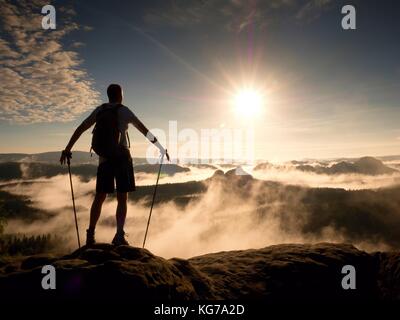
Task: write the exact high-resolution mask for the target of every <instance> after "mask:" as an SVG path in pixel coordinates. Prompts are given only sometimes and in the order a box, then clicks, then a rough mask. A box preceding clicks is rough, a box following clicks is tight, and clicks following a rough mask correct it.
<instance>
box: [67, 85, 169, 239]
mask: <svg viewBox="0 0 400 320" xmlns="http://www.w3.org/2000/svg"><path fill="white" fill-rule="evenodd" d="M107 95H108V99H109V103H106V104H103V105H101V106H99V107H97V108H96V109H95V110H94V111H93V112H92V113H91V114H90V115H89V116H88V117H87V118H86V119H85V120H84V121H83V122H82V123H81V124H80V125H79V127H78V128H77V129H76V130H75V132H74V134H73V135H72V137H71V139H70V140H69V142H68V144H67V146H66V147H65V149H64V150H63V151H62V153H61V158H60V162H61V164H64V163H65V162H66V160H67V158H70V157H71V149H72V147H73V146H74V144H75V142H76V141H77V140H78V139H79V137H80V136H81V135H82V133H83V132H85V131H86V130H88V129H89V128H90V127H91V126H93V125H94V124H95V123H96V118H97V115H98V113H99V112H100V111H104V110H105V109H107V108H116V107H117V108H116V112H117V119H118V131H119V132H120V141H119V144H120V146H121V149H122V150H123V152H122V155H121V156H118V158H115V159H107V158H104V157H99V166H98V168H97V179H96V195H95V197H94V200H93V203H92V206H91V209H90V223H89V228H88V229H87V230H86V245H92V244H94V243H95V242H96V241H95V228H96V224H97V221H98V220H99V217H100V214H101V207H102V205H103V202H104V200H105V199H106V196H107V194H108V193H114V189H115V185H114V180H115V184H116V189H117V201H118V205H117V211H116V221H117V232H116V234H115V237H114V239H113V240H112V243H113V244H114V245H128V241H127V240H126V238H125V232H124V225H125V219H126V213H127V200H128V192H132V191H134V190H135V178H134V173H133V164H132V157H131V155H130V152H129V145H128V142H129V137H128V139H127V131H128V124H129V123H131V124H133V125H134V126H135V127H136V129H138V130H139V131H140V132H141V133H142V134H143V135H144V136H146V137H147V138H148V139H149V140H150V141H151V142H152V143H154V145H156V146H157V147H158V148H159V150H160V152H161V153H162V154H165V155H166V157H167V159H168V160H169V155H168V152H167V150H166V149H164V148H163V147H162V146H161V144H160V143H159V142H158V141H157V138H155V137H154V136H153V135H152V134H151V132H150V131H149V130H148V129H147V128H146V127H145V126H144V124H143V123H142V122H141V121H140V120H139V119H138V118H137V117H136V116H135V114H134V113H133V112H132V111H131V110H130V109H129V108H128V107H126V106H124V105H122V104H121V103H122V99H123V92H122V88H121V86H120V85H118V84H111V85H109V86H108V88H107Z"/></svg>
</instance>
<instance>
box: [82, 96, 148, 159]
mask: <svg viewBox="0 0 400 320" xmlns="http://www.w3.org/2000/svg"><path fill="white" fill-rule="evenodd" d="M116 105H117V103H107V104H103V105H101V106H98V107H97V108H96V109H94V110H93V111H92V113H91V114H90V115H89V116H88V117H87V118H86V119H85V120H83V123H84V124H86V125H87V126H88V127H91V126H93V125H94V124H95V123H96V115H97V113H98V112H99V111H100V110H103V108H113V107H115V106H116ZM117 112H118V129H119V131H120V132H121V142H120V143H121V145H123V146H126V147H128V146H129V144H128V141H127V132H128V125H129V123H131V124H133V125H134V126H135V127H138V126H139V125H143V124H142V123H141V121H140V120H139V119H138V118H137V117H136V115H135V114H134V113H133V112H132V111H131V110H130V109H129V108H128V107H126V106H124V105H122V107H120V108H118V111H117ZM104 160H105V159H104V158H102V157H99V163H102V162H104Z"/></svg>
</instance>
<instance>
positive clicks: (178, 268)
mask: <svg viewBox="0 0 400 320" xmlns="http://www.w3.org/2000/svg"><path fill="white" fill-rule="evenodd" d="M48 264H50V265H53V266H54V267H55V269H56V290H43V289H42V286H41V281H42V278H43V277H44V276H45V275H44V274H42V273H41V271H42V267H43V266H44V265H48ZM345 265H352V266H354V267H355V270H356V290H344V289H343V288H342V279H343V277H344V276H345V274H342V268H343V266H345ZM0 295H1V297H2V299H3V300H2V301H5V300H18V301H21V300H32V299H44V298H45V299H50V300H51V299H54V300H63V299H101V300H110V301H111V300H120V299H127V300H132V301H133V300H136V301H143V300H146V301H148V300H193V299H195V300H203V299H246V300H257V301H260V300H262V301H266V302H286V301H296V302H299V301H306V302H312V303H314V302H322V301H325V302H336V301H339V302H352V301H370V300H375V301H382V300H384V301H394V300H400V253H374V254H368V253H365V252H363V251H359V250H357V249H356V248H355V247H353V246H352V245H348V244H328V243H321V244H315V245H306V244H304V245H303V244H287V245H275V246H270V247H266V248H263V249H250V250H241V251H229V252H219V253H211V254H206V255H203V256H199V257H194V258H191V259H188V260H184V259H178V258H173V259H169V260H166V259H163V258H161V257H157V256H155V255H153V254H152V253H150V252H149V251H148V250H146V249H140V248H134V247H129V246H120V247H115V246H112V245H108V244H97V245H95V246H93V247H91V248H88V247H83V248H81V249H79V250H77V251H75V252H73V253H72V254H70V255H67V256H62V257H57V256H51V255H40V256H31V257H28V258H24V259H12V260H9V261H5V260H4V261H0Z"/></svg>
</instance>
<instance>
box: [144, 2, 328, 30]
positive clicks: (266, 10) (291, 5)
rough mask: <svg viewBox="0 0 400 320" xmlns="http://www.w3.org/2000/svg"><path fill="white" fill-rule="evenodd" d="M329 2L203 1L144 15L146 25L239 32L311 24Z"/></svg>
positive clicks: (167, 6) (166, 5)
mask: <svg viewBox="0 0 400 320" xmlns="http://www.w3.org/2000/svg"><path fill="white" fill-rule="evenodd" d="M331 4H332V0H300V1H295V0H271V1H257V0H254V1H246V0H231V1H218V0H204V1H172V0H171V1H164V2H163V6H162V7H160V8H157V9H151V10H149V11H148V12H147V13H146V14H145V15H144V20H145V21H146V22H147V23H148V24H150V25H169V26H173V27H187V26H194V25H200V24H201V25H202V26H204V25H215V24H218V25H223V26H224V27H225V29H227V30H229V31H234V32H241V31H242V30H244V29H246V28H247V27H248V26H250V25H252V26H254V27H255V28H257V29H261V30H262V29H265V28H266V27H267V26H269V25H271V24H274V23H277V22H279V21H281V22H282V21H284V20H287V19H292V18H295V19H297V20H298V21H307V22H308V21H311V20H313V19H315V18H318V17H319V16H320V14H321V13H322V12H323V11H324V10H326V9H328V8H330V7H331Z"/></svg>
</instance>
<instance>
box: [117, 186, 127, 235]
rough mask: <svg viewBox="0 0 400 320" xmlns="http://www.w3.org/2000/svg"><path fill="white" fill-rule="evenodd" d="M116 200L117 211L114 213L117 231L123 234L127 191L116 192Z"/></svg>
mask: <svg viewBox="0 0 400 320" xmlns="http://www.w3.org/2000/svg"><path fill="white" fill-rule="evenodd" d="M117 200H118V205H117V213H116V220H117V233H118V234H124V225H125V219H126V212H127V201H128V193H127V192H117Z"/></svg>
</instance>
